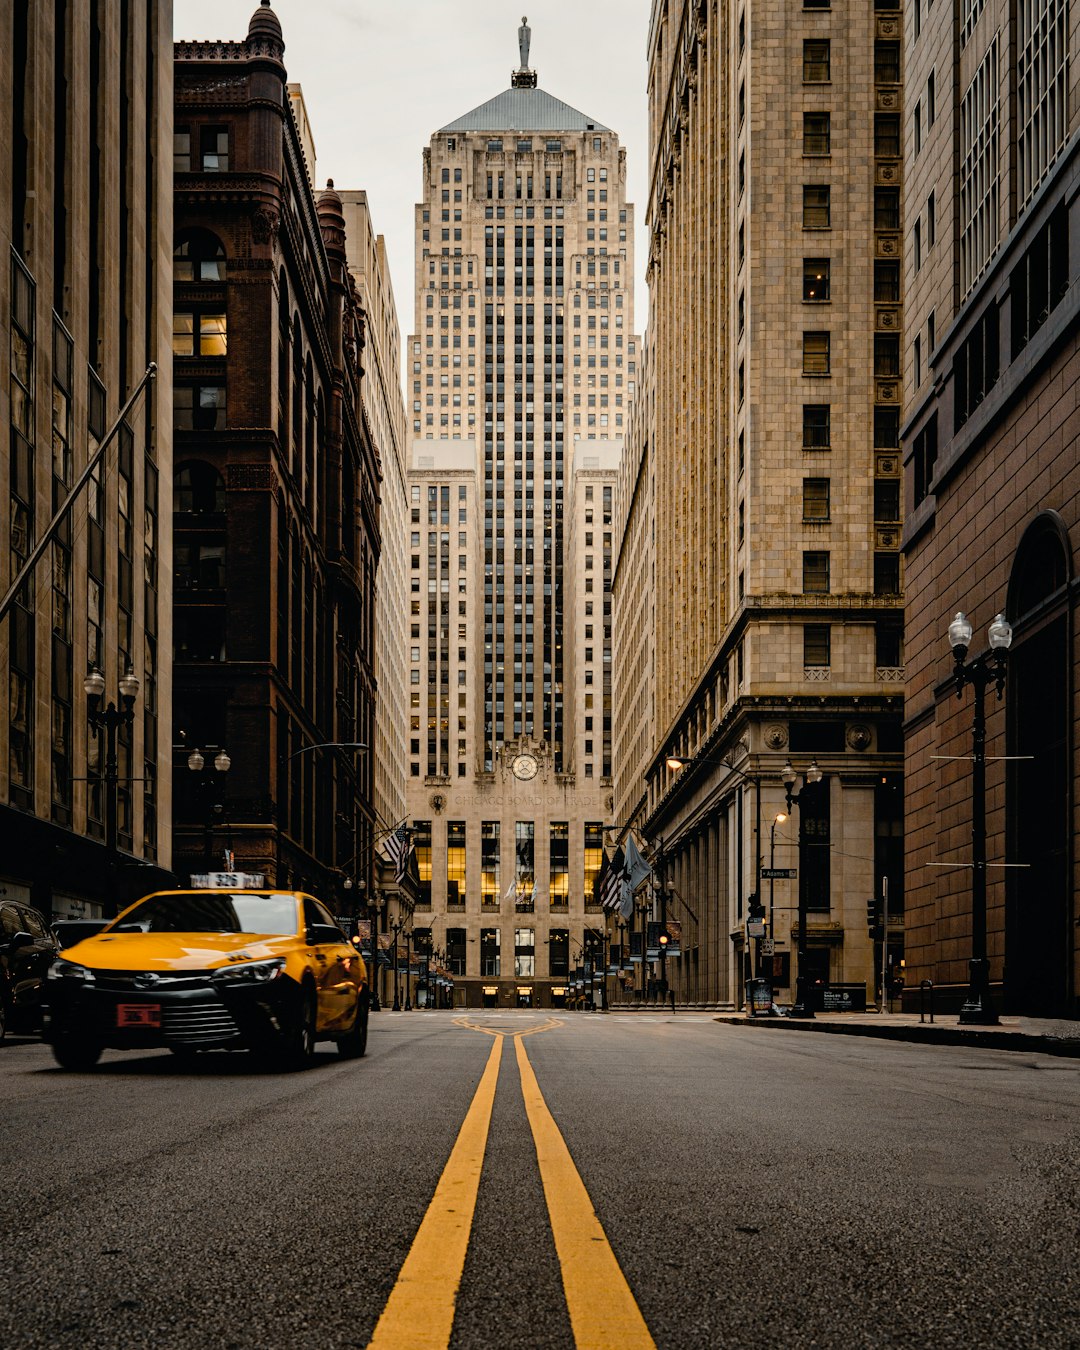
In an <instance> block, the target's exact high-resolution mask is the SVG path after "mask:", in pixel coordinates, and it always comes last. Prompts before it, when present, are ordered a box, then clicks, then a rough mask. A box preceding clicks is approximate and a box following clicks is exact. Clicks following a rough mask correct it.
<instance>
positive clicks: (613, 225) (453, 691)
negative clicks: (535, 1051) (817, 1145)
mask: <svg viewBox="0 0 1080 1350" xmlns="http://www.w3.org/2000/svg"><path fill="white" fill-rule="evenodd" d="M526 34H527V30H526ZM528 40H529V39H528V36H526V37H525V38H524V45H523V48H522V51H521V63H520V65H519V67H518V68H517V69H516V70H515V71H514V72H513V75H512V83H511V87H510V88H509V89H507V90H505V91H503V92H502V93H500V94H498V95H496V97H494V98H492V99H490V100H489V101H488V102H487V103H484V104H482V105H481V106H480V107H478V108H475V109H473V110H472V111H471V112H469V113H467V114H465V116H463V117H461V118H458V119H457V120H456V121H454V122H451V123H450V124H448V125H447V126H445V127H443V128H442V129H441V130H439V131H438V132H437V133H436V134H435V135H434V136H433V137H432V139H431V142H430V145H429V146H428V148H427V150H426V151H425V154H424V195H423V200H422V202H421V203H420V204H419V205H418V207H417V211H416V327H415V331H414V334H413V336H412V337H411V338H410V339H409V357H410V370H409V372H408V384H409V387H410V391H411V395H412V398H411V403H412V407H411V425H412V434H413V441H414V444H413V453H412V470H411V474H410V483H411V493H412V497H411V501H410V511H411V520H410V536H411V538H410V565H411V566H410V622H411V625H412V628H411V635H410V663H409V678H410V681H411V683H410V708H409V717H410V727H409V735H410V747H409V796H408V801H409V815H410V818H411V820H412V825H413V830H414V840H415V842H416V845H417V857H418V862H419V867H420V877H421V902H420V905H419V906H418V908H417V912H416V915H415V916H414V925H415V931H418V932H419V933H420V941H421V943H422V944H430V946H431V947H432V948H433V949H434V950H435V951H438V952H443V953H445V956H446V959H447V963H448V965H449V967H450V968H451V969H452V970H453V972H454V976H455V988H456V991H457V997H458V998H459V1000H461V1001H462V1002H467V1003H469V1004H470V1005H477V1004H488V1005H493V1006H515V1005H518V1004H528V1005H531V1006H551V1005H552V1004H553V1003H555V1004H562V1003H563V1002H565V1001H566V1000H567V999H568V998H572V997H573V996H574V984H575V981H574V972H575V971H576V970H577V968H578V967H579V966H580V967H582V968H583V967H584V962H585V958H584V955H583V952H584V949H585V947H586V946H588V947H589V950H590V960H592V959H593V957H592V955H591V953H592V950H593V946H594V945H596V946H597V949H598V948H599V943H600V941H601V939H600V938H598V937H597V936H596V935H595V932H594V931H593V930H597V931H598V930H601V929H602V926H603V925H602V918H601V915H600V911H599V910H598V909H597V908H596V906H595V905H594V903H593V897H592V885H593V880H594V878H595V875H596V872H597V871H598V869H599V866H600V860H601V857H602V851H603V838H604V829H603V827H604V825H605V824H609V823H611V821H612V816H611V811H612V800H611V794H612V734H613V733H612V712H611V610H610V604H611V597H610V582H611V569H612V565H613V536H614V524H613V519H614V495H613V494H614V487H615V479H616V466H617V462H618V454H619V452H620V449H621V444H622V439H623V436H624V434H625V429H626V427H627V425H628V420H629V415H630V408H631V405H632V400H633V396H634V392H635V384H636V379H637V370H636V365H637V359H638V354H637V350H636V348H637V343H636V340H635V338H634V336H633V331H634V328H633V319H634V310H633V274H632V261H631V260H632V258H633V208H632V207H630V206H629V205H628V204H627V202H626V198H625V151H624V150H623V148H622V147H621V146H620V144H619V140H618V137H617V136H616V135H615V133H614V132H612V131H611V130H610V129H609V128H608V127H605V126H604V125H602V124H601V123H600V122H598V121H596V120H595V119H593V118H591V117H589V116H587V115H586V114H584V113H581V112H579V111H577V110H576V109H574V108H572V107H570V106H569V105H567V104H565V103H562V102H560V101H559V100H558V99H555V98H553V97H552V96H551V95H550V94H548V93H546V92H545V91H544V90H542V89H541V88H539V87H538V85H537V81H536V73H535V71H534V70H533V69H532V68H531V67H530V66H529V64H528V50H527V44H528Z"/></svg>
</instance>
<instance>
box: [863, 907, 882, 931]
mask: <svg viewBox="0 0 1080 1350" xmlns="http://www.w3.org/2000/svg"><path fill="white" fill-rule="evenodd" d="M880 930H881V921H880V918H879V915H878V901H877V900H876V899H872V900H867V902H866V932H867V936H869V937H872V938H877V937H880V936H881V931H880Z"/></svg>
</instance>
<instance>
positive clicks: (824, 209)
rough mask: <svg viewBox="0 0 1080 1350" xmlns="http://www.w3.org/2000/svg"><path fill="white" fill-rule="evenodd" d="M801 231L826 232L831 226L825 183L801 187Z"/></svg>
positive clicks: (827, 192) (829, 206) (827, 186)
mask: <svg viewBox="0 0 1080 1350" xmlns="http://www.w3.org/2000/svg"><path fill="white" fill-rule="evenodd" d="M802 192H803V229H804V230H827V229H829V227H830V225H831V224H832V204H831V200H830V189H829V185H828V184H827V183H805V184H804V185H803V190H802Z"/></svg>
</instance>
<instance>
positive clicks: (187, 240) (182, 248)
mask: <svg viewBox="0 0 1080 1350" xmlns="http://www.w3.org/2000/svg"><path fill="white" fill-rule="evenodd" d="M173 280H174V281H224V280H225V250H224V248H223V247H222V244H221V240H220V239H219V238H218V237H217V235H216V234H211V233H210V231H209V230H184V231H183V232H182V233H181V234H180V235H178V236H177V240H176V244H175V247H174V248H173Z"/></svg>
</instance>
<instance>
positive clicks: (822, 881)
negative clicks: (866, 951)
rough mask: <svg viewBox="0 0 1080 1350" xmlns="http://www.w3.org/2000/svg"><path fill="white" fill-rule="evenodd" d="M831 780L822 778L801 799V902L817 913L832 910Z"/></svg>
mask: <svg viewBox="0 0 1080 1350" xmlns="http://www.w3.org/2000/svg"><path fill="white" fill-rule="evenodd" d="M831 842H832V841H831V830H830V813H829V780H828V779H827V778H824V779H822V781H821V782H820V783H817V784H815V785H814V786H813V787H812V788H811V789H810V791H809V792H807V791H806V790H805V789H804V790H803V793H802V796H801V799H800V801H799V891H800V896H799V903H800V904H801V905H803V906H804V907H805V908H806V909H808V910H815V911H818V912H821V911H827V910H828V909H829V890H830V886H831V875H830V861H831V854H832V849H831V847H830V844H831Z"/></svg>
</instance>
